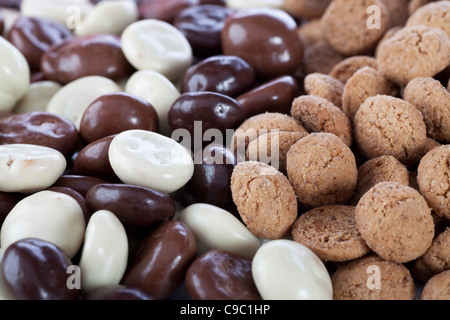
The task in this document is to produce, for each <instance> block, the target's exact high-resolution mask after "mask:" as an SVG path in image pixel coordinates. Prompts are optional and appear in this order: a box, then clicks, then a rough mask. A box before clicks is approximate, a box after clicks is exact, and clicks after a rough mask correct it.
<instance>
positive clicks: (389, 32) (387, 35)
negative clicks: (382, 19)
mask: <svg viewBox="0 0 450 320" xmlns="http://www.w3.org/2000/svg"><path fill="white" fill-rule="evenodd" d="M402 29H403V27H401V26H397V27H392V28H390V29H388V30H387V31H386V32H385V33H384V35H383V37H382V38H381V39H380V41H378V44H377V47H376V48H375V59H376V58H377V57H378V52H379V51H380V48H381V46H382V45H383V43H385V42H386V41H387V40H388V39H390V38H392V37H393V36H394V34H396V33H397V32H398V31H400V30H402Z"/></svg>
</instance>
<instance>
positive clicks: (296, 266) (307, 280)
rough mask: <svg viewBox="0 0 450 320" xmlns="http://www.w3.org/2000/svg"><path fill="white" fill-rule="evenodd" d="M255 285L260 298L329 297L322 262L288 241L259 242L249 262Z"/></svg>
mask: <svg viewBox="0 0 450 320" xmlns="http://www.w3.org/2000/svg"><path fill="white" fill-rule="evenodd" d="M252 274H253V279H254V281H255V284H256V287H257V289H258V291H259V293H260V294H261V297H262V298H263V299H264V300H331V299H332V298H333V288H332V284H331V279H330V275H329V273H328V271H327V269H326V268H325V266H324V264H323V262H322V261H321V260H320V259H319V257H317V255H316V254H314V253H313V252H312V251H311V250H310V249H308V248H307V247H305V246H304V245H302V244H300V243H298V242H295V241H290V240H273V241H269V242H267V243H265V244H263V245H262V246H261V247H260V248H259V250H258V252H257V253H256V255H255V257H254V258H253V261H252Z"/></svg>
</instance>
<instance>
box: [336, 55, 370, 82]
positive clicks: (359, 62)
mask: <svg viewBox="0 0 450 320" xmlns="http://www.w3.org/2000/svg"><path fill="white" fill-rule="evenodd" d="M363 67H371V68H373V69H375V70H377V69H378V63H377V60H376V59H375V58H373V57H370V56H362V55H357V56H351V57H348V58H345V59H344V60H342V61H341V62H339V63H338V64H337V65H335V66H334V67H333V69H332V70H331V71H330V76H332V77H333V78H336V79H338V80H340V81H341V82H342V83H344V84H345V83H346V82H347V81H348V79H350V78H351V77H352V76H353V75H354V74H355V72H356V71H358V70H359V69H361V68H363Z"/></svg>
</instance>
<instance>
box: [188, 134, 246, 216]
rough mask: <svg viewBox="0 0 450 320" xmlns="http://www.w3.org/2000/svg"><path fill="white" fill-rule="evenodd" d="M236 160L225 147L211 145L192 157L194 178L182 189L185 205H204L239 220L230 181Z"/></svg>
mask: <svg viewBox="0 0 450 320" xmlns="http://www.w3.org/2000/svg"><path fill="white" fill-rule="evenodd" d="M237 163H238V159H237V158H236V157H235V155H234V154H233V152H232V151H231V150H229V149H227V148H226V147H225V146H223V145H220V144H216V143H212V144H210V145H208V146H206V147H205V148H204V149H203V150H201V151H200V152H197V153H196V154H195V155H194V175H193V176H192V178H191V180H190V181H189V182H188V183H187V184H186V186H185V187H184V196H185V199H186V202H187V204H188V205H191V204H194V203H207V204H211V205H214V206H216V207H219V208H222V209H224V210H227V211H229V212H230V213H232V214H234V215H235V216H237V217H239V214H238V212H237V209H236V205H235V204H234V202H233V198H232V196H231V188H230V180H231V175H232V173H233V169H234V167H235V166H236V165H237Z"/></svg>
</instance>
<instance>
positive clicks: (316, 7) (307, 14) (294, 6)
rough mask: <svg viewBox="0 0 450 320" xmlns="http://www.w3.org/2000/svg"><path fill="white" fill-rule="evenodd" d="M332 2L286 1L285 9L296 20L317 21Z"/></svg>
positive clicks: (311, 0) (321, 0) (313, 0)
mask: <svg viewBox="0 0 450 320" xmlns="http://www.w3.org/2000/svg"><path fill="white" fill-rule="evenodd" d="M330 2H331V0H284V9H285V10H286V11H287V12H288V13H290V14H291V15H292V16H294V17H296V18H303V19H308V20H310V19H317V18H320V17H321V16H322V14H323V13H324V12H325V9H326V8H327V7H328V5H329V4H330Z"/></svg>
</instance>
